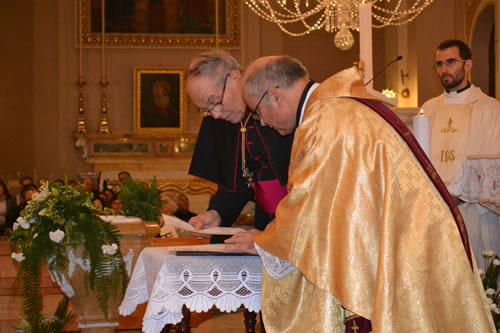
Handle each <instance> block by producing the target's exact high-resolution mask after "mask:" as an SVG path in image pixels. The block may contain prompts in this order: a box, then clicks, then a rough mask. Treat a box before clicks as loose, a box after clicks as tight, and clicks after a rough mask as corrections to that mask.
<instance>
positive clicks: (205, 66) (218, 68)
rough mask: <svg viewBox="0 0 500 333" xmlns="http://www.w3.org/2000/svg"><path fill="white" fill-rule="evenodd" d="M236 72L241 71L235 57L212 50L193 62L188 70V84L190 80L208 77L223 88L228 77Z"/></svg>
mask: <svg viewBox="0 0 500 333" xmlns="http://www.w3.org/2000/svg"><path fill="white" fill-rule="evenodd" d="M234 70H237V71H239V70H240V64H239V63H238V61H236V59H235V58H234V57H232V56H231V55H230V54H229V53H227V52H225V51H221V50H210V51H207V52H203V53H201V54H199V55H198V56H196V57H194V58H193V59H192V60H191V63H190V64H189V66H188V68H187V69H186V82H187V81H188V80H189V79H190V78H194V77H198V76H208V77H211V78H212V79H214V80H215V81H216V85H217V86H222V85H223V84H224V80H225V78H226V75H227V74H229V73H231V72H232V71H234Z"/></svg>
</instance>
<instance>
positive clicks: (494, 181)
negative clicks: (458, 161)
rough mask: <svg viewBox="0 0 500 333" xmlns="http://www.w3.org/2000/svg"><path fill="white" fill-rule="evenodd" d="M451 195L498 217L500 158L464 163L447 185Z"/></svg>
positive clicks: (499, 213) (499, 206) (472, 160)
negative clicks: (481, 207)
mask: <svg viewBox="0 0 500 333" xmlns="http://www.w3.org/2000/svg"><path fill="white" fill-rule="evenodd" d="M448 190H449V191H450V193H451V194H453V195H455V196H457V197H459V198H460V199H462V200H463V201H465V202H469V203H479V204H480V205H482V206H484V207H486V208H488V209H490V210H492V211H493V212H495V213H496V214H497V215H500V156H498V157H494V158H476V159H469V160H466V161H464V163H463V164H462V166H461V167H460V169H459V170H458V171H457V173H456V174H455V177H454V178H453V180H452V181H451V183H450V184H449V185H448Z"/></svg>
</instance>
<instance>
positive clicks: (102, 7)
mask: <svg viewBox="0 0 500 333" xmlns="http://www.w3.org/2000/svg"><path fill="white" fill-rule="evenodd" d="M104 2H105V1H104V0H101V30H102V33H101V39H102V47H101V61H102V63H101V69H102V77H103V78H104V77H106V60H105V58H104V49H105V44H106V26H105V22H104V21H105V8H104Z"/></svg>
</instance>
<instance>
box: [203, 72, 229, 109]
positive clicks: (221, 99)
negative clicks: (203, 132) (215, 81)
mask: <svg viewBox="0 0 500 333" xmlns="http://www.w3.org/2000/svg"><path fill="white" fill-rule="evenodd" d="M229 75H231V73H227V74H226V77H225V78H224V86H223V87H222V94H221V96H220V100H219V102H218V103H215V104H214V105H212V106H211V107H209V108H208V109H204V108H199V109H200V110H201V111H203V112H202V114H201V115H202V116H203V117H208V116H211V115H212V111H213V110H214V109H215V108H216V107H217V106H219V105H222V103H223V102H224V93H225V92H226V84H227V78H228V77H229Z"/></svg>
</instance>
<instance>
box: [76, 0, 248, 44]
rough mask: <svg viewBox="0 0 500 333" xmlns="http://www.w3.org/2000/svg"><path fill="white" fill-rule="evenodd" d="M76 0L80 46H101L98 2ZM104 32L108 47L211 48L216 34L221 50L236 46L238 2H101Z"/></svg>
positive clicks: (212, 0)
mask: <svg viewBox="0 0 500 333" xmlns="http://www.w3.org/2000/svg"><path fill="white" fill-rule="evenodd" d="M80 1H82V3H80ZM80 1H78V3H79V4H80V5H79V12H80V24H81V36H80V38H82V42H83V43H84V45H101V44H102V42H101V41H102V33H103V31H102V25H103V20H102V12H103V10H102V3H103V1H102V0H80ZM216 13H218V14H217V15H216ZM216 27H218V30H217V29H216ZM104 28H105V29H104V30H105V31H104V32H105V43H106V45H109V46H140V47H144V46H153V47H204V48H206V47H215V44H216V43H215V36H216V33H217V34H218V36H219V46H220V47H238V46H239V44H240V10H239V2H238V0H218V1H215V0H105V1H104Z"/></svg>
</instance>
